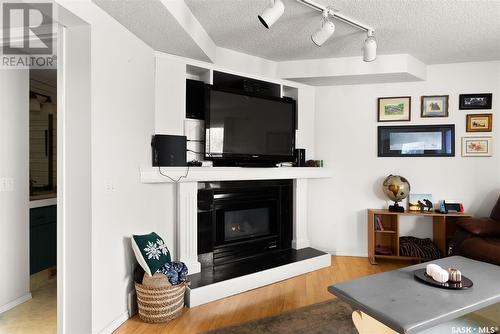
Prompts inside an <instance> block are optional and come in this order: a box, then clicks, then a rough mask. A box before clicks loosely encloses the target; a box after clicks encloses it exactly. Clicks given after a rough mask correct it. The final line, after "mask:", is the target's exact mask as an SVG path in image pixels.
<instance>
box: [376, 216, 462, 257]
mask: <svg viewBox="0 0 500 334" xmlns="http://www.w3.org/2000/svg"><path fill="white" fill-rule="evenodd" d="M400 216H415V217H429V218H432V237H433V241H434V243H435V244H436V246H437V247H438V248H439V250H440V251H441V254H443V255H446V250H447V247H448V242H449V240H450V239H451V237H452V236H453V234H454V233H455V230H456V224H455V221H457V220H458V219H460V218H468V217H471V216H470V215H468V214H466V213H448V214H443V213H437V212H429V213H421V212H412V211H405V212H391V211H389V210H379V209H368V260H369V261H370V263H371V264H377V259H399V260H416V261H421V260H422V259H421V258H419V257H411V256H400V255H399V217H400ZM377 218H378V219H380V222H381V223H382V225H383V228H384V230H377V229H376V228H375V221H376V220H377ZM377 246H383V247H384V248H385V249H388V250H391V254H377V253H376V251H375V249H376V247H377Z"/></svg>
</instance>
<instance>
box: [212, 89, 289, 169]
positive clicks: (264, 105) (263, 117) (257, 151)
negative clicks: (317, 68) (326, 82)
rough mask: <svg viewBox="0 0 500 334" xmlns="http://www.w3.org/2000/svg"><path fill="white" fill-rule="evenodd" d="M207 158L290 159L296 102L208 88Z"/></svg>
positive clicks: (274, 160) (271, 160)
mask: <svg viewBox="0 0 500 334" xmlns="http://www.w3.org/2000/svg"><path fill="white" fill-rule="evenodd" d="M207 98H208V100H207V114H206V115H205V120H206V124H205V126H206V138H205V140H206V150H205V158H207V159H208V160H216V159H224V158H225V159H230V160H231V159H232V160H238V159H242V160H254V161H258V160H261V161H269V162H284V161H293V153H294V149H295V109H296V108H295V101H293V100H289V99H286V100H285V99H279V98H263V97H257V96H250V95H245V94H240V93H233V92H227V91H221V90H216V89H213V88H209V89H208V94H207Z"/></svg>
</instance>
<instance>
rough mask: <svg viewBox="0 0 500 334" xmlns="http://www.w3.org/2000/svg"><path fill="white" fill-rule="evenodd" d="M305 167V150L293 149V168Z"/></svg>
mask: <svg viewBox="0 0 500 334" xmlns="http://www.w3.org/2000/svg"><path fill="white" fill-rule="evenodd" d="M305 166H306V150H305V149H303V148H296V149H295V167H305Z"/></svg>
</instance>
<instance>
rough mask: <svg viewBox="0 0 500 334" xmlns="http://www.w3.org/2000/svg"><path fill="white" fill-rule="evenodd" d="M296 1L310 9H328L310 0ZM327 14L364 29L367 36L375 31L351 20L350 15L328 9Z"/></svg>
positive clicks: (321, 10)
mask: <svg viewBox="0 0 500 334" xmlns="http://www.w3.org/2000/svg"><path fill="white" fill-rule="evenodd" d="M297 2H299V3H301V4H303V5H306V6H308V7H309V8H312V9H314V10H317V11H319V12H325V11H326V10H328V9H327V7H325V6H323V5H320V4H318V3H316V2H314V1H312V0H297ZM328 14H329V15H332V16H333V17H334V18H336V19H337V20H339V21H342V22H344V23H347V24H349V25H350V26H353V27H355V28H358V29H359V30H363V31H366V32H367V33H368V36H372V35H373V33H374V32H375V29H373V28H372V27H370V26H368V25H366V24H364V23H361V22H359V21H356V20H353V19H351V18H350V17H347V16H345V15H343V14H340V13H338V12H334V11H329V12H328Z"/></svg>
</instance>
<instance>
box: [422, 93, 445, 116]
mask: <svg viewBox="0 0 500 334" xmlns="http://www.w3.org/2000/svg"><path fill="white" fill-rule="evenodd" d="M448 99H449V96H448V95H432V96H422V97H421V117H448Z"/></svg>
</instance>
